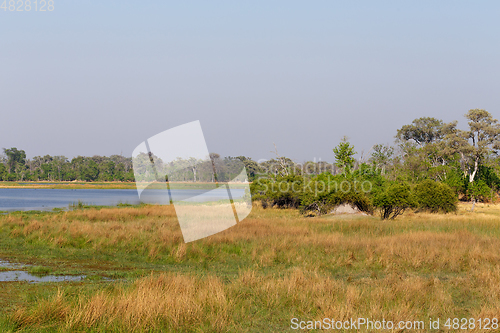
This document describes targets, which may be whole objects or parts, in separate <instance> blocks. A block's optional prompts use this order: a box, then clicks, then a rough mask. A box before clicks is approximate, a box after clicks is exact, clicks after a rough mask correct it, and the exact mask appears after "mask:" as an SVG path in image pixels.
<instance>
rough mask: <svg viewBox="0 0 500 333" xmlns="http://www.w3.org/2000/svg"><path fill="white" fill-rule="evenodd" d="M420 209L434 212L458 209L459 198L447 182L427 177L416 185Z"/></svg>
mask: <svg viewBox="0 0 500 333" xmlns="http://www.w3.org/2000/svg"><path fill="white" fill-rule="evenodd" d="M415 200H416V204H417V207H418V209H420V210H425V211H430V212H432V213H437V212H443V213H449V212H454V211H456V210H457V202H458V198H457V196H456V194H455V192H454V191H453V190H452V189H451V188H450V187H449V186H448V185H446V184H443V183H439V182H436V181H434V180H431V179H426V180H424V181H422V182H420V183H419V184H417V186H415Z"/></svg>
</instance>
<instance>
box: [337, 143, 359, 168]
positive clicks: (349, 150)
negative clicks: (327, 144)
mask: <svg viewBox="0 0 500 333" xmlns="http://www.w3.org/2000/svg"><path fill="white" fill-rule="evenodd" d="M347 140H348V138H347V137H346V136H344V137H343V138H342V141H341V142H340V143H339V144H338V146H337V147H335V148H333V153H334V154H335V161H336V162H335V165H336V166H338V167H339V168H342V169H343V170H351V169H352V168H353V167H354V162H355V159H354V158H353V156H354V154H356V152H355V151H354V146H351V144H350V143H349V141H347Z"/></svg>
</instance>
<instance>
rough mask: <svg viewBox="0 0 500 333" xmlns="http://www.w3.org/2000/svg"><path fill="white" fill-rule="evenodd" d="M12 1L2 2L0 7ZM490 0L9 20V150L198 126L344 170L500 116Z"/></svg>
mask: <svg viewBox="0 0 500 333" xmlns="http://www.w3.org/2000/svg"><path fill="white" fill-rule="evenodd" d="M0 2H1V1H0ZM499 17H500V3H499V2H495V1H489V2H478V1H468V2H463V1H439V2H436V1H411V2H410V1H342V2H340V1H337V2H335V1H290V0H287V1H247V2H243V1H234V0H231V1H89V0H86V1H55V10H54V11H52V12H35V11H34V10H32V11H31V12H10V11H9V10H7V11H4V10H3V9H0V64H1V67H0V148H2V147H6V148H9V147H17V148H19V149H24V150H25V151H26V152H27V154H28V157H33V156H35V155H45V154H51V155H66V156H67V157H73V156H76V155H86V156H91V155H95V154H99V155H111V154H120V153H123V155H126V156H130V155H131V153H132V151H133V149H134V148H135V147H136V146H137V145H138V144H139V143H141V142H142V141H144V140H145V139H147V138H148V137H150V136H153V135H155V134H157V133H159V132H161V131H164V130H166V129H168V128H171V127H174V126H177V125H181V124H183V123H186V122H190V121H193V120H197V119H199V120H200V121H201V124H202V127H203V130H204V133H205V137H206V140H207V144H208V147H209V149H210V150H211V151H216V152H219V153H221V154H223V155H233V156H234V155H247V156H251V157H253V158H255V159H260V158H270V157H273V155H272V154H271V153H270V151H271V150H273V149H274V147H273V142H275V143H276V145H277V146H278V149H279V151H280V154H282V155H285V156H289V157H291V158H293V159H295V160H296V161H299V162H300V161H304V160H310V159H313V158H316V159H318V158H321V159H323V160H327V161H333V153H332V148H333V147H334V146H335V145H337V144H338V142H339V140H340V139H341V137H342V136H344V135H348V136H349V137H350V138H351V142H352V143H353V144H354V145H355V146H356V150H357V151H358V152H360V151H361V150H363V149H364V150H365V151H367V150H368V149H369V148H370V147H371V146H372V145H373V144H376V143H391V142H392V141H393V137H394V135H395V133H396V130H397V129H398V128H400V127H401V126H402V125H404V124H408V123H410V122H411V121H412V120H413V119H415V118H417V117H422V116H434V117H438V118H441V119H443V120H445V121H451V120H454V119H457V120H460V122H461V124H462V126H464V125H465V122H464V120H463V114H465V113H466V112H467V110H468V109H471V108H484V109H486V110H488V111H490V112H491V113H492V114H493V115H494V116H495V117H496V118H498V117H499V114H500V112H499V111H500V92H499V88H500V84H499V80H500V65H499V61H500V19H499Z"/></svg>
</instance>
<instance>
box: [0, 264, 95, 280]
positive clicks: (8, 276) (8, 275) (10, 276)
mask: <svg viewBox="0 0 500 333" xmlns="http://www.w3.org/2000/svg"><path fill="white" fill-rule="evenodd" d="M28 266H30V265H25V264H18V263H11V262H8V261H5V260H1V259H0V267H2V268H9V269H16V270H15V271H0V282H12V281H27V282H32V283H35V282H64V281H80V280H82V279H84V278H85V275H45V276H37V275H33V274H30V273H28V272H26V271H21V270H18V269H23V268H26V267H28Z"/></svg>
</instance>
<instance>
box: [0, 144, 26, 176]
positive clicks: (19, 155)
mask: <svg viewBox="0 0 500 333" xmlns="http://www.w3.org/2000/svg"><path fill="white" fill-rule="evenodd" d="M3 152H4V153H5V155H6V156H7V168H8V170H9V173H12V172H13V171H14V172H15V171H16V169H17V167H18V166H22V165H25V164H26V153H25V152H24V150H18V149H17V148H15V147H14V148H10V149H5V148H4V149H3Z"/></svg>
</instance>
